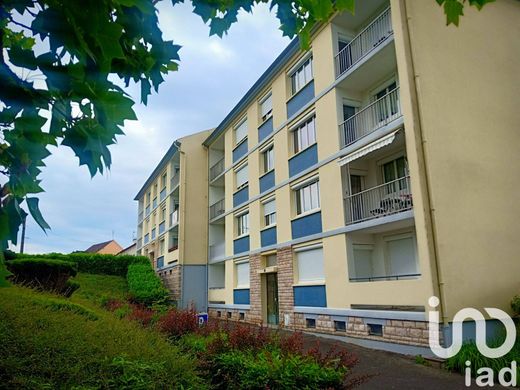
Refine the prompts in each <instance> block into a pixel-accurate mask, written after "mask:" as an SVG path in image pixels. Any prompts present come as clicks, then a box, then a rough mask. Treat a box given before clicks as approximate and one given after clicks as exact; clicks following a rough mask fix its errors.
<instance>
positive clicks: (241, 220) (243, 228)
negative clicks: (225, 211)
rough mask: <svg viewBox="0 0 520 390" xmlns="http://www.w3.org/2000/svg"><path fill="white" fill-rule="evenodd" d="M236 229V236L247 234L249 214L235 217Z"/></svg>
mask: <svg viewBox="0 0 520 390" xmlns="http://www.w3.org/2000/svg"><path fill="white" fill-rule="evenodd" d="M237 227H238V229H237V234H238V236H239V237H240V236H243V235H246V234H248V233H249V213H245V214H242V215H239V216H238V217H237Z"/></svg>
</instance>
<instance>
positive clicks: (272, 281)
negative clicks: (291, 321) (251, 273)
mask: <svg viewBox="0 0 520 390" xmlns="http://www.w3.org/2000/svg"><path fill="white" fill-rule="evenodd" d="M265 279H266V287H267V288H266V290H267V300H266V302H267V323H268V324H271V325H278V322H279V317H278V277H277V274H275V273H271V274H265Z"/></svg>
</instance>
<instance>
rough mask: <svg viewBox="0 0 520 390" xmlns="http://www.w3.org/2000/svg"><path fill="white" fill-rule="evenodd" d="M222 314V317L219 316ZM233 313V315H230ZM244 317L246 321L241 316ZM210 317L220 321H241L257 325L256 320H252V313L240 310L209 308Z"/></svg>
mask: <svg viewBox="0 0 520 390" xmlns="http://www.w3.org/2000/svg"><path fill="white" fill-rule="evenodd" d="M219 313H220V316H219ZM229 313H231V314H229ZM241 313H242V314H243V315H244V319H241V317H240V314H241ZM208 316H209V318H215V319H218V320H229V321H240V322H247V323H253V324H254V323H256V322H255V321H254V320H253V321H251V320H250V311H249V310H238V309H226V308H222V309H216V308H208Z"/></svg>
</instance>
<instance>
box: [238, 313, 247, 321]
mask: <svg viewBox="0 0 520 390" xmlns="http://www.w3.org/2000/svg"><path fill="white" fill-rule="evenodd" d="M245 319H246V313H244V312H240V313H238V320H239V321H244V320H245Z"/></svg>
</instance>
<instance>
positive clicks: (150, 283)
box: [126, 262, 168, 305]
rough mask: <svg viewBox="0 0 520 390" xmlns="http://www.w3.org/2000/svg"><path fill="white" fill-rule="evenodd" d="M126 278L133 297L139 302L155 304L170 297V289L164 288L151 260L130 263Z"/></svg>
mask: <svg viewBox="0 0 520 390" xmlns="http://www.w3.org/2000/svg"><path fill="white" fill-rule="evenodd" d="M126 280H127V283H128V290H129V292H130V296H131V299H133V300H134V301H136V302H138V303H142V304H145V305H153V304H154V303H163V302H165V301H166V300H167V299H168V290H166V288H164V286H163V284H162V282H161V280H160V279H159V277H158V276H157V275H156V274H155V272H154V270H153V269H152V266H151V264H150V263H149V262H147V263H146V264H130V265H129V266H128V273H127V275H126Z"/></svg>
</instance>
